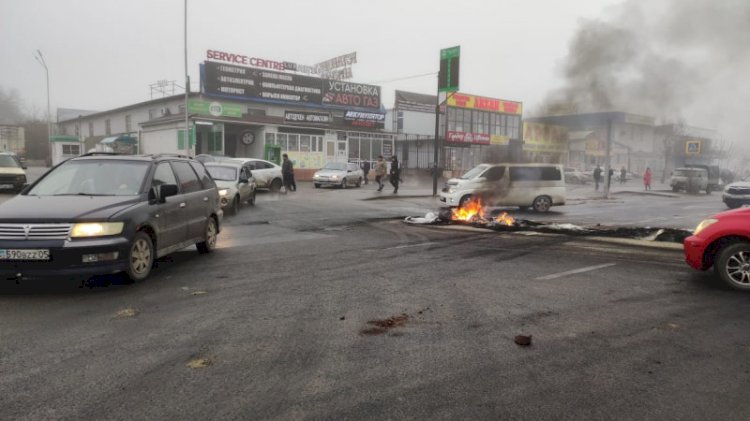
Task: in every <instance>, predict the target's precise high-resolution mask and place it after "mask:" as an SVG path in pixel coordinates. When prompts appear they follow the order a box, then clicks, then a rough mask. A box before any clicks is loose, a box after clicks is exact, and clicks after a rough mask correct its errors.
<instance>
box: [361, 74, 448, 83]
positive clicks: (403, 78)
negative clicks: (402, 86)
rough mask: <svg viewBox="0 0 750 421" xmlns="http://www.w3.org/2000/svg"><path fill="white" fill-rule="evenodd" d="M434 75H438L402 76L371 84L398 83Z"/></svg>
mask: <svg viewBox="0 0 750 421" xmlns="http://www.w3.org/2000/svg"><path fill="white" fill-rule="evenodd" d="M436 74H438V72H430V73H422V74H419V75H412V76H404V77H399V78H396V79H388V80H379V81H377V82H372V83H376V84H377V83H389V82H398V81H401V80H408V79H417V78H420V77H426V76H434V75H436Z"/></svg>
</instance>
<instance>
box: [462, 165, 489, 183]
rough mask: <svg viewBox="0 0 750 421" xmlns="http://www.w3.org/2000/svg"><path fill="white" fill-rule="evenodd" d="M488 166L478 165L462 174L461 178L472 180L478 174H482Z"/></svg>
mask: <svg viewBox="0 0 750 421" xmlns="http://www.w3.org/2000/svg"><path fill="white" fill-rule="evenodd" d="M487 168H488V167H487V165H478V166H476V167H474V168H472V169H470V170H469V171H467V172H466V174H464V175H462V176H461V177H459V178H460V179H462V180H470V179H472V178H476V177H477V176H479V175H480V174H482V173H483V172H484V170H486V169H487Z"/></svg>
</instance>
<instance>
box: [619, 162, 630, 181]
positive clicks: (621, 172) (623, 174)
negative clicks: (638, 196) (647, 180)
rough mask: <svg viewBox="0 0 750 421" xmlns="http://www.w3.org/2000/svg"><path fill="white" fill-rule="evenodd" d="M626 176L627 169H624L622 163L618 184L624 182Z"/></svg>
mask: <svg viewBox="0 0 750 421" xmlns="http://www.w3.org/2000/svg"><path fill="white" fill-rule="evenodd" d="M627 178H628V170H626V169H625V166H624V165H623V166H622V168H620V184H625V180H627Z"/></svg>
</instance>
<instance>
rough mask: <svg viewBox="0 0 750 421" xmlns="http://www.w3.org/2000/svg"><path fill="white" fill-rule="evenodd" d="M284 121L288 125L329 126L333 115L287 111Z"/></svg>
mask: <svg viewBox="0 0 750 421" xmlns="http://www.w3.org/2000/svg"><path fill="white" fill-rule="evenodd" d="M284 121H285V122H287V123H313V124H329V123H330V122H331V115H330V114H328V113H309V112H306V111H286V112H284Z"/></svg>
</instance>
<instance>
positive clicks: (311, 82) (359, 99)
mask: <svg viewBox="0 0 750 421" xmlns="http://www.w3.org/2000/svg"><path fill="white" fill-rule="evenodd" d="M202 85H203V92H204V93H206V94H207V95H222V96H227V97H233V98H239V99H249V100H267V101H277V102H284V103H293V104H310V105H332V106H341V107H358V108H367V109H380V87H379V86H373V85H365V84H362V83H351V82H342V81H338V80H329V79H320V78H316V77H310V76H302V75H296V74H290V73H282V72H276V71H272V70H264V69H254V68H250V67H242V66H234V65H231V64H224V63H217V62H211V61H207V62H205V63H204V74H203V80H202Z"/></svg>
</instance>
